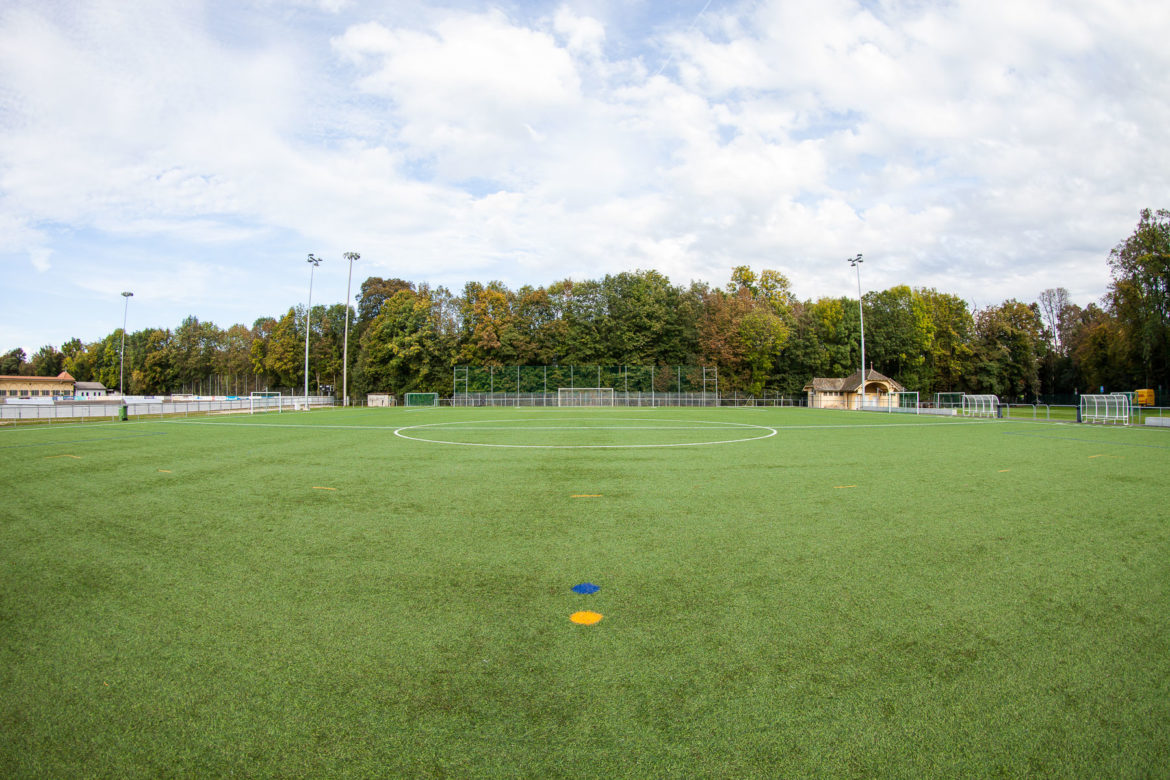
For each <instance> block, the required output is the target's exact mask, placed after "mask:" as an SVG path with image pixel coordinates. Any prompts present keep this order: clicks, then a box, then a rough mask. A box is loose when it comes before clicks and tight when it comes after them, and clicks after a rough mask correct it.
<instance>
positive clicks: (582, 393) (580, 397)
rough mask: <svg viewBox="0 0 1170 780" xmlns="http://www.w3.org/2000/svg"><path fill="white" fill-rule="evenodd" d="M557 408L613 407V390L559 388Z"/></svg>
mask: <svg viewBox="0 0 1170 780" xmlns="http://www.w3.org/2000/svg"><path fill="white" fill-rule="evenodd" d="M557 406H613V388H612V387H559V388H557Z"/></svg>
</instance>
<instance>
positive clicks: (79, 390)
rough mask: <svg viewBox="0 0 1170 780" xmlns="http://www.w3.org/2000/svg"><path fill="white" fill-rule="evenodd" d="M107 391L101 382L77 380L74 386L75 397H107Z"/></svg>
mask: <svg viewBox="0 0 1170 780" xmlns="http://www.w3.org/2000/svg"><path fill="white" fill-rule="evenodd" d="M107 392H108V391H107V390H106V386H105V385H103V384H102V383H101V382H77V383H76V384H75V385H74V386H73V397H74V398H105V397H106V393H107Z"/></svg>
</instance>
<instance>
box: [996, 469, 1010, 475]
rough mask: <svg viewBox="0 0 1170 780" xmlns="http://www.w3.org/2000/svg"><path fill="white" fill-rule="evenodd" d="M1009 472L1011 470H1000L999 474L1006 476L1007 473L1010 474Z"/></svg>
mask: <svg viewBox="0 0 1170 780" xmlns="http://www.w3.org/2000/svg"><path fill="white" fill-rule="evenodd" d="M1009 471H1011V469H1000V470H999V473H1000V474H1006V473H1008V472H1009Z"/></svg>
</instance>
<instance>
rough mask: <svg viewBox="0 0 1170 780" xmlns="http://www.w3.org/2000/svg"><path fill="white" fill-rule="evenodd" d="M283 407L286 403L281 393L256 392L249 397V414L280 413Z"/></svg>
mask: <svg viewBox="0 0 1170 780" xmlns="http://www.w3.org/2000/svg"><path fill="white" fill-rule="evenodd" d="M283 406H284V403H283V401H282V399H281V395H280V393H269V392H260V391H256V392H253V393H250V394H249V395H248V412H249V413H250V414H256V413H257V412H279V411H281V409H282V407H283Z"/></svg>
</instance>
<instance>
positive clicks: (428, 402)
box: [402, 393, 439, 406]
mask: <svg viewBox="0 0 1170 780" xmlns="http://www.w3.org/2000/svg"><path fill="white" fill-rule="evenodd" d="M402 405H403V406H438V405H439V394H438V393H407V394H406V395H405V396H404V398H403V404H402Z"/></svg>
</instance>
